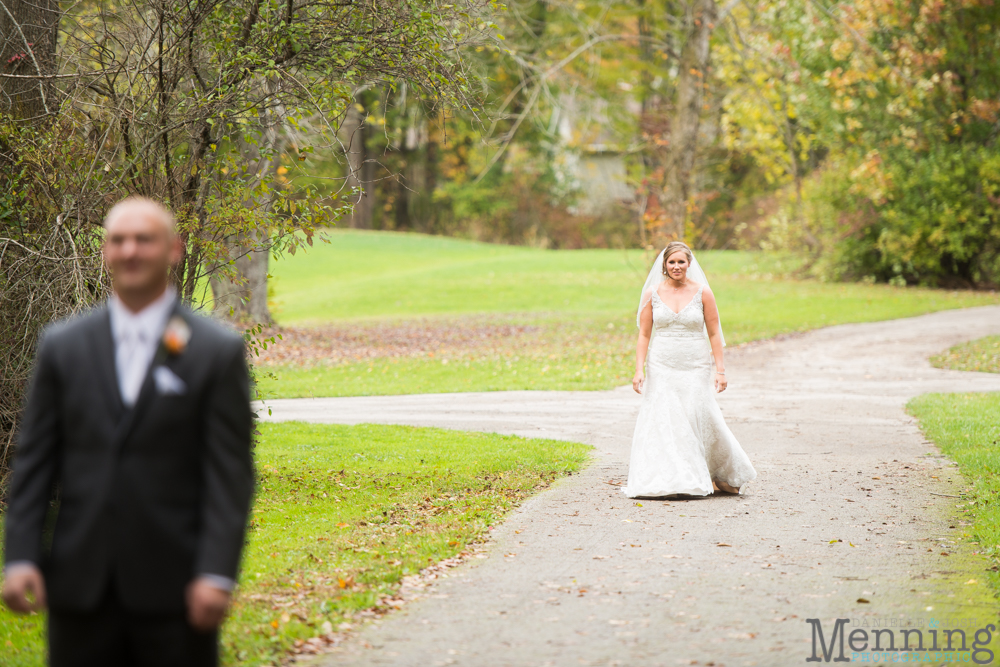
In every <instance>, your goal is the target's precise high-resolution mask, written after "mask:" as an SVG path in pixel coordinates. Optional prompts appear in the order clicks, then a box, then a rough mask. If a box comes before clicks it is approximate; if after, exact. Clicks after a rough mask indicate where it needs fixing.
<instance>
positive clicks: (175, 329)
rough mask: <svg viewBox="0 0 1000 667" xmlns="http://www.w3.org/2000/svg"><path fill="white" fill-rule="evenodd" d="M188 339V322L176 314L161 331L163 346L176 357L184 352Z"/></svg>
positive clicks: (189, 328)
mask: <svg viewBox="0 0 1000 667" xmlns="http://www.w3.org/2000/svg"><path fill="white" fill-rule="evenodd" d="M189 340H191V327H189V326H188V323H187V322H185V321H184V318H182V317H179V316H177V315H175V316H174V317H171V318H170V321H169V322H167V328H166V330H165V331H164V332H163V347H164V348H166V350H167V352H169V353H170V354H172V355H174V356H175V357H176V356H177V355H179V354H181V353H183V352H184V349H185V348H186V347H187V344H188V341H189Z"/></svg>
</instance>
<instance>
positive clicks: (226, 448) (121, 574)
mask: <svg viewBox="0 0 1000 667" xmlns="http://www.w3.org/2000/svg"><path fill="white" fill-rule="evenodd" d="M104 226H105V229H106V235H105V241H104V259H105V263H106V264H107V267H108V269H109V271H110V274H111V283H112V287H113V289H114V295H113V296H112V297H111V298H110V299H109V300H108V302H107V304H106V305H104V306H101V307H99V308H96V309H94V310H93V311H91V312H90V313H89V314H86V315H84V316H82V317H79V318H75V319H70V320H68V321H64V322H60V323H58V324H55V325H53V326H51V327H49V328H48V329H47V330H46V331H45V333H44V334H43V336H42V339H41V342H40V343H39V346H38V354H37V358H36V362H35V372H34V377H33V378H32V382H31V386H30V388H29V391H28V399H27V404H26V406H25V410H24V416H23V419H22V422H21V426H20V434H19V437H18V447H17V454H16V458H15V460H14V472H13V478H12V482H11V488H10V502H9V505H8V510H7V520H6V554H5V555H6V567H5V570H4V572H5V577H4V585H3V600H4V602H5V603H6V604H7V605H8V606H9V607H10V608H11V609H13V610H14V611H17V612H22V613H23V612H28V611H33V610H38V609H42V608H45V607H47V608H48V609H49V653H50V661H51V665H53V666H54V667H66V666H80V667H85V666H86V667H89V666H94V667H98V666H99V667H110V666H117V665H122V666H125V665H129V666H131V665H163V666H164V667H166V666H170V667H189V666H191V667H195V666H202V665H204V666H211V665H216V664H217V662H218V649H217V643H218V642H217V635H218V628H219V625H220V624H221V622H222V619H223V616H224V614H225V611H226V608H227V606H228V604H229V598H230V593H231V591H232V588H233V586H234V582H235V579H236V574H237V567H238V565H239V560H240V551H241V549H242V547H243V539H244V531H245V527H246V520H247V513H248V511H249V507H250V499H251V494H252V491H253V468H252V462H251V452H250V433H251V413H250V397H249V387H248V378H247V368H246V363H245V359H244V348H243V341H242V339H241V338H240V336H238V335H237V334H235V333H232V332H230V331H227V330H225V329H223V328H222V327H220V326H218V325H217V324H215V323H213V322H211V321H210V320H208V319H205V318H203V317H198V316H196V315H194V314H193V313H192V312H191V311H190V310H188V309H187V308H185V307H184V306H182V305H180V304H179V303H178V300H177V294H176V293H175V291H174V290H173V289H172V288H171V287H169V283H168V277H169V271H170V267H171V265H173V264H176V263H177V262H178V261H179V259H180V257H181V253H182V251H183V246H182V244H181V242H180V240H179V239H178V237H177V235H176V233H175V230H174V221H173V218H172V216H171V215H170V213H169V212H168V211H167V210H166V209H165V208H164V207H163V206H161V205H160V204H159V203H157V202H154V201H152V200H148V199H142V198H129V199H126V200H125V201H123V202H121V203H119V204H118V205H116V206H115V207H114V208H112V209H111V211H110V212H109V213H108V216H107V218H106V220H105V223H104Z"/></svg>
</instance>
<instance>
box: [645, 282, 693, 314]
mask: <svg viewBox="0 0 1000 667" xmlns="http://www.w3.org/2000/svg"><path fill="white" fill-rule="evenodd" d="M704 287H705V286H704V285H702V286H701V287H699V288H698V291H697V292H695V293H694V296H693V297H691V300H690V301H688V302H687V303H686V304H684V307H683V308H681V309H680V310H678V311H677V312H676V313H674V309H673V308H671V307H670V306H668V305H667V302H666V301H664V300H663V297H662V296H660V290H658V289H655V290H653V294H655V295H656V298H657V299H659V300H660V303H662V304H663V307H664V308H666V309H667V310H669V311H670V312H671V313H673V314H674V317H676V316H678V315H680V314H681V313H683V312H684V311H685V310H687V309H688V306H690V305H691V304H692V303H694V300H695V299H697V298H698V295H699V294H701V290H702V289H703V288H704Z"/></svg>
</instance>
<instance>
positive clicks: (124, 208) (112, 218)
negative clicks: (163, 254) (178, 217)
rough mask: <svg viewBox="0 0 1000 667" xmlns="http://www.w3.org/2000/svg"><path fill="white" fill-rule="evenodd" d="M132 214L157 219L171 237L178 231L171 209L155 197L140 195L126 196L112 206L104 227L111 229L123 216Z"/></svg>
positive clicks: (105, 218)
mask: <svg viewBox="0 0 1000 667" xmlns="http://www.w3.org/2000/svg"><path fill="white" fill-rule="evenodd" d="M131 216H140V217H143V218H148V219H150V220H154V221H156V223H157V224H159V225H160V226H161V227H162V228H163V229H164V230H165V231H166V232H167V235H168V236H170V237H173V236H174V235H175V234H176V233H177V224H176V223H175V222H174V214H173V213H171V212H170V209H168V208H167V207H166V206H164V205H163V204H161V203H160V202H158V201H156V200H155V199H150V198H149V197H140V196H138V195H136V196H132V197H126V198H125V199H123V200H121V201H120V202H118V203H117V204H115V205H114V206H112V207H111V210H110V211H108V214H107V215H106V216H105V217H104V229H106V230H109V231H110V230H111V227H112V225H114V224H115V223H117V222H118V221H119V220H121V219H122V218H125V217H131Z"/></svg>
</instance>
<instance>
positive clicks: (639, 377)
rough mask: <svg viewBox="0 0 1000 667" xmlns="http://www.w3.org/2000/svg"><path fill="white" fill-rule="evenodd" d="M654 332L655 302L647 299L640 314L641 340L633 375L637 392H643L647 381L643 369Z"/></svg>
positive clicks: (638, 345) (638, 343) (633, 385)
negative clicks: (650, 338)
mask: <svg viewBox="0 0 1000 667" xmlns="http://www.w3.org/2000/svg"><path fill="white" fill-rule="evenodd" d="M652 332H653V302H652V301H651V300H650V301H647V302H646V305H645V306H643V308H642V315H640V316H639V340H637V341H636V343H635V375H634V376H633V377H632V389H635V392H636V393H637V394H641V393H642V385H643V383H644V382H645V379H646V378H645V374H644V373H643V369H644V368H645V366H646V351H647V350H648V349H649V336H650V335H651V334H652Z"/></svg>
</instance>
